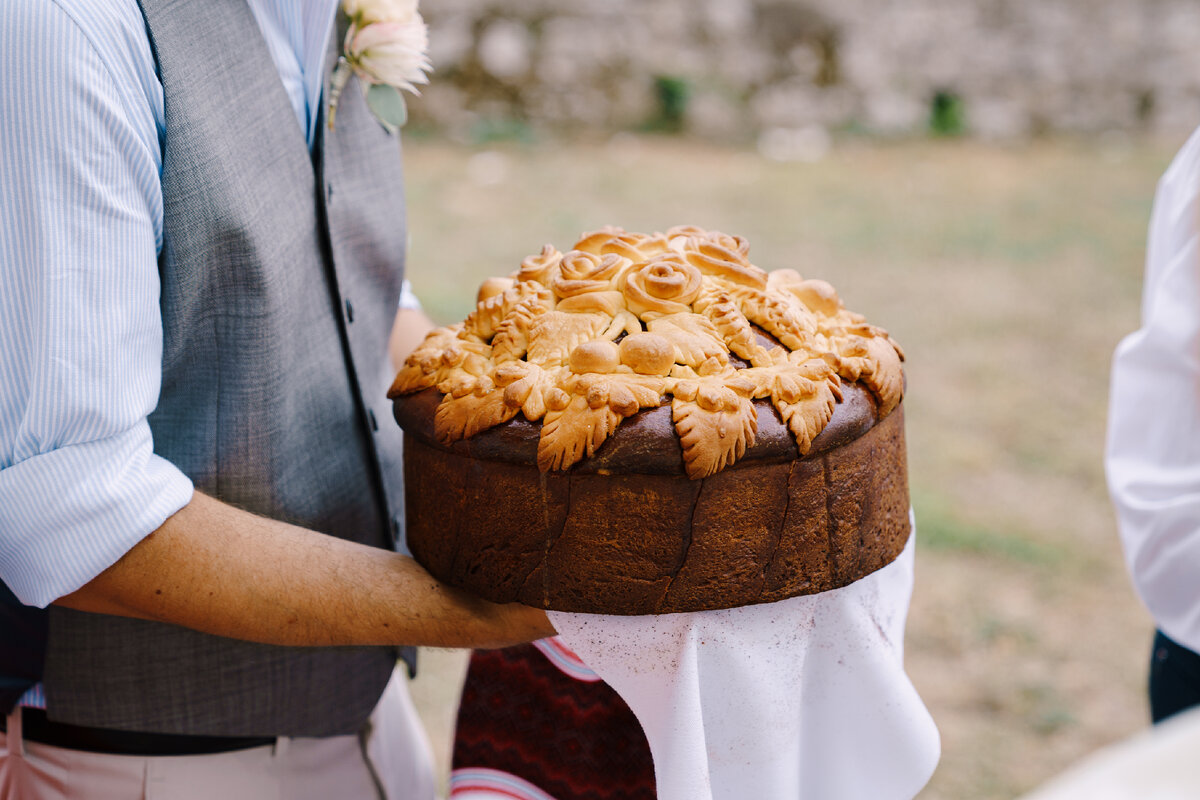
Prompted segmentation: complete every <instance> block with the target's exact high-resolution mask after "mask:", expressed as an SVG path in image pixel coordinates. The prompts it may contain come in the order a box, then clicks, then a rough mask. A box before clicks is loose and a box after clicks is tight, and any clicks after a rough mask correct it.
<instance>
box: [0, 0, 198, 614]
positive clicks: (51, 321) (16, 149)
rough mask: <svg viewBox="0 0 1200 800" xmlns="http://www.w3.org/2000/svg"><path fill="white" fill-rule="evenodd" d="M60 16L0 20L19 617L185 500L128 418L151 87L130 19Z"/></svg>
mask: <svg viewBox="0 0 1200 800" xmlns="http://www.w3.org/2000/svg"><path fill="white" fill-rule="evenodd" d="M76 5H77V6H79V7H75V8H73V7H72V4H70V3H65V4H59V3H55V2H50V0H30V2H21V3H6V4H4V8H3V10H0V68H2V70H3V72H2V74H3V75H4V80H2V81H0V579H2V580H3V581H4V582H5V583H6V584H7V585H8V586H9V588H10V589H12V591H13V592H14V593H15V594H16V595H17V597H19V598H20V599H21V601H22V602H24V603H27V604H29V605H37V606H45V605H47V604H49V603H50V602H52V601H53V600H54V599H56V598H58V597H61V596H62V595H64V594H68V593H70V592H72V591H74V590H75V589H77V588H79V587H80V586H82V585H83V584H85V583H86V582H87V581H89V580H90V579H91V578H93V577H95V576H96V575H97V574H99V573H100V572H102V571H103V570H104V569H105V568H107V567H108V566H110V565H111V564H112V563H114V562H115V561H116V560H117V559H119V558H120V557H121V556H122V555H123V554H124V553H125V552H127V551H128V550H129V549H130V548H131V547H133V546H134V545H135V544H137V543H138V542H139V541H140V540H141V539H143V538H144V537H145V536H146V535H147V534H149V533H150V532H152V531H153V530H155V529H156V528H158V527H159V526H160V525H161V524H162V523H163V522H164V521H165V520H166V519H167V518H168V517H169V516H171V515H172V514H173V513H175V512H176V511H178V510H179V509H180V508H182V507H183V506H184V505H186V504H187V503H188V501H189V500H190V499H191V495H192V484H191V482H190V481H189V480H188V478H187V477H186V476H185V475H183V474H182V473H181V472H180V471H179V470H178V469H176V468H175V467H174V466H173V465H171V464H170V463H168V462H167V461H165V460H163V459H162V458H160V457H158V456H156V455H155V454H154V452H153V441H152V437H151V432H150V427H149V425H148V423H147V421H146V420H147V415H148V414H149V413H150V412H151V411H152V410H153V409H154V406H155V404H156V403H157V399H158V392H159V388H160V383H161V356H162V323H161V317H160V313H159V305H158V293H159V282H158V267H157V252H158V248H159V246H160V243H161V226H162V196H161V188H160V185H159V172H160V169H159V167H160V159H161V147H160V144H159V140H158V135H159V127H158V123H157V122H156V117H155V113H154V104H155V103H158V104H159V106H160V107H161V87H160V86H157V85H156V81H155V80H154V78H153V66H152V59H151V56H150V53H149V44H148V42H146V41H145V32H144V28H141V27H140V18H138V19H132V18H128V17H127V18H124V19H123V18H121V17H120V15H119V14H116V13H109V12H108V11H95V12H92V11H89V10H88V8H87V7H86V4H76ZM93 5H95V6H96V7H97V8H100V7H101V4H93ZM80 7H82V8H83V10H82V11H81V10H80ZM64 9H65V10H64ZM89 13H95V14H96V15H97V16H95V17H94V18H92V17H88V16H87V15H88V14H89ZM139 37H140V38H139ZM97 42H100V44H99V45H98V44H97ZM147 64H149V66H147ZM156 91H157V93H158V94H157V95H156V94H155V92H156Z"/></svg>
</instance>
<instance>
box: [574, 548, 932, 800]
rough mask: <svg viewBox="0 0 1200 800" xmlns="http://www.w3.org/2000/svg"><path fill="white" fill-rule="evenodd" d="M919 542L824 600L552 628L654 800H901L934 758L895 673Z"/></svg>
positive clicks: (580, 618) (592, 618)
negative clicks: (605, 697)
mask: <svg viewBox="0 0 1200 800" xmlns="http://www.w3.org/2000/svg"><path fill="white" fill-rule="evenodd" d="M915 538H916V537H915V535H914V536H912V537H910V538H909V542H908V545H907V546H906V547H905V549H904V552H903V553H902V554H901V555H900V557H899V558H897V559H896V560H895V561H894V562H892V563H891V564H889V565H888V566H886V567H884V568H883V569H881V570H879V571H878V572H875V573H873V574H871V575H868V576H867V577H865V578H863V579H861V580H859V581H857V582H855V583H853V584H851V585H849V586H846V587H844V588H842V589H835V590H833V591H829V592H822V593H820V594H815V595H808V596H803V597H794V598H791V599H789V600H782V601H780V602H777V603H770V604H766V605H757V606H746V607H743V608H734V609H727V610H722V611H705V612H699V613H684V614H667V615H661V616H644V617H617V616H604V615H592V614H567V613H561V612H550V618H551V621H552V622H553V623H554V626H555V627H556V628H557V629H558V631H559V637H560V638H561V639H562V640H563V641H564V642H565V643H566V645H567V646H568V647H570V648H571V649H572V650H573V651H575V653H576V654H578V655H579V656H580V658H582V659H583V660H584V662H586V663H587V665H588V666H589V667H591V668H592V669H593V670H595V671H596V672H597V673H598V674H599V675H600V676H601V677H602V678H603V679H604V680H605V681H607V682H608V684H609V685H610V686H612V687H613V688H614V689H615V690H616V691H617V692H618V693H619V694H620V695H621V697H622V698H624V699H625V702H627V703H628V704H629V707H630V708H631V709H632V710H633V712H634V714H636V715H637V717H638V720H639V721H640V722H641V723H642V727H643V729H645V731H646V737H647V739H648V740H649V742H650V751H651V753H652V755H653V756H654V770H655V777H656V780H657V783H658V797H659V800H744V798H754V800H800V799H801V798H805V799H807V798H815V799H816V800H862V798H871V800H904V799H907V798H912V797H913V796H914V795H916V793H917V792H918V791H920V790H921V787H923V786H924V785H925V784H926V783H927V782H928V780H929V778H930V776H931V775H932V774H933V770H934V767H935V766H936V765H937V761H938V758H939V756H940V752H941V744H940V740H939V738H938V732H937V728H936V727H935V726H934V723H933V719H932V718H931V717H930V715H929V712H928V711H927V710H926V708H925V705H924V704H923V703H922V702H921V699H920V697H918V696H917V692H916V690H915V689H914V688H913V685H912V683H911V682H910V681H909V679H908V676H907V674H905V672H904V664H903V656H904V623H905V618H906V617H907V614H908V604H909V599H910V597H911V595H912V586H913V548H914V540H915Z"/></svg>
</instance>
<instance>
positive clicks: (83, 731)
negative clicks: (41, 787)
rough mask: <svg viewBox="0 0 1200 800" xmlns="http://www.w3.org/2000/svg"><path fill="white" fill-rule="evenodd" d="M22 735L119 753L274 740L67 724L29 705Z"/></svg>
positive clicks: (174, 752) (192, 750)
mask: <svg viewBox="0 0 1200 800" xmlns="http://www.w3.org/2000/svg"><path fill="white" fill-rule="evenodd" d="M6 728H7V724H6V721H5V719H4V717H2V716H0V730H6ZM21 736H22V738H24V739H26V740H27V741H30V742H38V743H40V744H48V745H53V746H54V747H65V748H68V749H70V750H84V751H87V752H89V753H108V754H110V755H119V756H198V755H207V754H210V753H227V752H229V751H231V750H245V749H247V748H249V747H261V746H263V745H266V744H274V743H275V738H274V737H263V736H188V735H183V734H176V733H135V732H133V731H114V730H109V729H107V728H88V727H84V726H82V725H67V724H66V723H63V722H54V721H52V720H50V719H48V718H47V717H46V712H45V711H43V710H42V709H40V708H29V707H25V708H22V709H21Z"/></svg>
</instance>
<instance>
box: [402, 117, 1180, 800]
mask: <svg viewBox="0 0 1200 800" xmlns="http://www.w3.org/2000/svg"><path fill="white" fill-rule="evenodd" d="M1181 143H1182V142H1181V141H1138V140H1125V139H1113V140H1089V141H1075V140H1061V139H1060V140H1048V141H1036V142H1032V143H1029V144H1025V145H1021V146H990V145H987V144H983V143H979V142H971V141H966V140H920V141H899V142H882V143H880V142H871V141H867V140H861V139H848V140H846V141H840V142H838V143H837V144H836V146H835V147H834V149H833V150H832V152H831V153H830V154H829V156H828V157H827V158H825V159H824V160H822V161H820V162H818V163H777V162H772V161H768V160H766V159H764V158H762V157H760V156H759V155H757V154H756V153H754V152H751V151H743V150H735V149H728V148H722V147H714V146H709V145H703V144H697V143H692V142H688V141H686V140H679V139H674V138H669V137H656V136H641V137H638V136H630V135H622V136H618V137H616V138H614V139H612V140H610V141H605V142H575V143H569V144H568V143H542V144H540V145H534V144H531V143H511V144H495V145H491V146H489V148H488V149H483V150H471V149H467V148H462V147H456V146H451V145H447V144H444V143H440V142H436V141H433V140H420V139H417V140H414V141H412V142H409V143H408V144H407V145H406V154H405V161H406V168H407V175H408V177H407V192H408V202H409V225H410V230H411V234H412V236H411V238H412V245H411V251H410V254H409V262H408V263H409V274H410V278H411V280H412V283H413V285H414V287H415V289H416V291H417V293H418V294H419V295H420V296H421V298H422V300H423V302H424V303H425V305H426V307H427V309H428V310H429V311H430V313H431V315H432V316H433V317H434V318H435V319H436V320H437V321H438V322H439V323H448V322H452V321H457V320H459V319H461V318H462V317H464V316H465V315H466V313H467V312H468V311H469V310H470V308H471V307H472V306H473V297H474V291H475V287H476V286H477V285H478V284H479V282H480V281H481V280H482V279H484V278H486V277H488V276H492V275H501V274H507V273H508V272H511V271H512V270H514V269H516V268H517V267H518V265H519V264H520V261H521V259H522V258H523V257H524V256H526V255H528V254H531V253H534V252H537V251H538V250H540V248H541V246H542V244H543V243H546V242H551V243H554V244H555V245H556V246H558V247H560V248H563V249H565V248H567V247H569V246H570V245H571V244H572V243H573V242H574V241H575V240H576V238H577V237H578V235H579V234H580V233H582V232H584V231H587V230H592V229H595V228H598V227H600V226H602V225H606V224H613V225H619V226H621V227H624V228H626V229H628V230H635V231H654V230H665V229H666V228H668V227H671V226H673V225H678V224H696V225H700V226H703V227H707V228H712V229H717V230H721V231H725V232H727V233H735V234H739V235H742V236H744V237H746V238H747V239H748V240H749V241H750V243H751V252H750V256H751V259H752V260H753V261H754V262H755V263H757V264H758V265H759V266H761V267H763V268H765V269H776V268H781V267H790V268H793V269H796V270H798V271H799V272H800V273H801V274H802V275H805V276H808V277H821V278H825V279H827V280H829V281H830V282H831V283H833V284H834V285H835V286H837V287H838V289H839V292H840V293H841V295H842V298H843V299H844V300H845V302H846V304H847V305H848V306H849V307H850V308H852V309H854V310H856V311H860V312H862V313H864V314H866V315H867V316H868V318H869V319H870V320H871V321H872V322H875V323H877V324H880V325H882V326H884V327H886V328H888V329H889V330H890V331H891V333H892V334H893V336H894V337H895V338H896V339H897V340H898V341H900V343H901V344H902V345H903V346H904V347H905V349H906V351H907V355H908V360H907V363H906V372H907V379H908V393H907V395H906V398H905V409H906V415H907V438H908V447H909V463H910V484H911V489H912V496H913V502H914V507H915V509H916V514H917V527H918V546H919V548H920V550H919V560H918V581H917V589H916V592H915V594H914V600H913V608H912V612H911V614H910V620H909V636H908V650H907V654H908V661H907V663H908V666H909V670H910V673H911V674H912V676H913V680H914V682H915V683H916V684H917V688H918V690H919V691H921V693H922V696H923V697H924V698H925V699H926V702H927V703H928V704H929V706H930V709H931V711H932V712H933V714H934V717H935V719H936V720H937V721H938V724H939V727H940V729H941V731H942V737H943V759H942V763H941V765H940V767H939V770H938V773H937V775H935V777H934V780H933V782H932V783H931V784H930V786H929V788H928V789H927V790H926V791H925V793H923V794H922V797H924V798H965V797H970V798H1006V797H1013V796H1015V795H1016V794H1018V793H1020V792H1021V791H1024V790H1027V789H1029V788H1031V787H1032V786H1034V785H1036V784H1037V783H1039V782H1041V781H1043V780H1045V779H1047V778H1048V777H1050V776H1051V775H1053V774H1055V773H1056V772H1058V771H1060V770H1062V769H1063V768H1064V767H1065V766H1066V765H1067V764H1068V763H1070V762H1071V761H1073V760H1074V759H1076V758H1078V757H1080V756H1081V755H1083V754H1084V753H1086V752H1089V751H1091V750H1093V749H1095V748H1096V747H1098V746H1100V745H1101V744H1104V743H1107V742H1110V741H1113V740H1114V739H1116V738H1119V737H1121V736H1123V735H1126V734H1128V733H1130V732H1132V731H1134V730H1136V729H1137V728H1139V727H1141V726H1143V725H1144V724H1145V711H1144V703H1143V700H1142V685H1143V661H1144V658H1143V655H1144V653H1145V652H1146V648H1147V647H1148V642H1149V627H1148V626H1149V622H1148V620H1147V619H1146V617H1145V615H1144V613H1143V612H1142V611H1141V609H1140V607H1139V606H1138V604H1137V601H1136V599H1135V598H1134V597H1133V595H1132V592H1131V590H1130V589H1129V586H1128V582H1127V580H1126V578H1125V574H1124V568H1123V565H1122V562H1121V556H1120V552H1119V549H1118V546H1117V540H1116V532H1115V528H1114V524H1113V519H1112V514H1111V510H1110V506H1109V503H1108V499H1107V494H1106V491H1105V486H1104V479H1103V465H1102V461H1101V459H1102V453H1103V436H1104V417H1105V412H1106V407H1107V403H1106V392H1107V381H1108V363H1109V358H1110V356H1111V353H1112V349H1113V347H1114V346H1115V345H1116V343H1117V341H1118V340H1119V339H1120V337H1121V336H1123V335H1124V334H1126V333H1128V332H1129V331H1131V330H1132V329H1134V328H1135V327H1136V324H1137V312H1138V304H1139V294H1140V285H1141V272H1142V264H1143V257H1144V248H1145V235H1146V225H1147V222H1148V219H1149V213H1150V206H1151V201H1152V198H1153V193H1154V188H1155V184H1156V182H1157V180H1158V177H1159V175H1160V174H1161V173H1162V171H1163V170H1164V169H1165V167H1166V166H1167V164H1168V162H1169V159H1170V157H1171V155H1172V153H1173V152H1174V150H1175V149H1176V148H1177V147H1178V146H1179V145H1180V144H1181ZM1085 620H1088V621H1089V622H1088V623H1087V624H1084V621H1085ZM1014 631H1016V632H1021V633H1020V634H1019V635H1016V634H1014V633H1013V632H1014ZM451 671H452V672H453V670H451ZM450 680H454V679H453V678H452V679H450ZM437 735H440V736H444V734H437Z"/></svg>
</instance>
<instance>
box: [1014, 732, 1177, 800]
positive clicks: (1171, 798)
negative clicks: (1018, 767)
mask: <svg viewBox="0 0 1200 800" xmlns="http://www.w3.org/2000/svg"><path fill="white" fill-rule="evenodd" d="M1197 753H1200V709H1193V710H1192V711H1187V712H1184V713H1182V714H1178V715H1176V716H1174V717H1171V718H1170V719H1167V720H1165V721H1163V722H1161V723H1160V724H1158V725H1155V726H1154V727H1153V728H1151V729H1149V730H1146V731H1143V732H1142V733H1139V734H1137V735H1135V736H1132V737H1130V738H1129V739H1127V740H1125V741H1123V742H1119V743H1117V744H1114V745H1110V746H1109V747H1106V748H1104V749H1103V750H1099V751H1097V752H1095V753H1093V754H1092V755H1090V756H1088V757H1087V758H1085V759H1084V760H1083V761H1080V762H1079V763H1078V764H1076V765H1075V766H1073V767H1071V768H1070V769H1068V770H1067V771H1066V772H1064V773H1063V774H1062V775H1060V776H1059V777H1057V778H1055V779H1054V780H1052V781H1050V782H1049V783H1047V784H1045V785H1044V786H1042V787H1040V788H1039V789H1037V790H1035V791H1033V792H1032V793H1030V794H1027V795H1025V796H1024V797H1023V798H1022V800H1129V798H1137V799H1138V800H1195V798H1197V797H1200V762H1198V761H1197V757H1196V754H1197Z"/></svg>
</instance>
